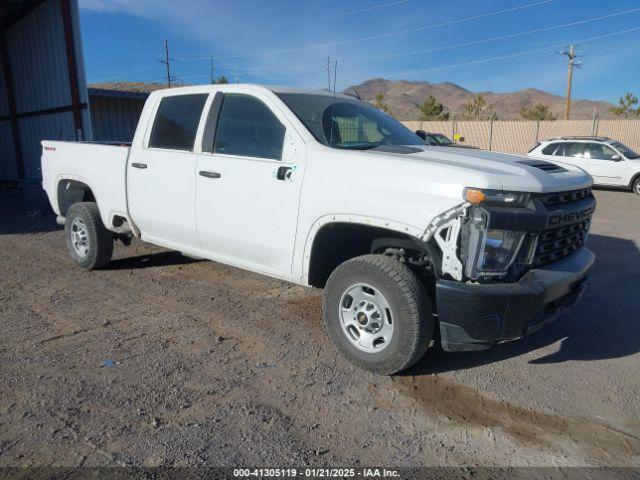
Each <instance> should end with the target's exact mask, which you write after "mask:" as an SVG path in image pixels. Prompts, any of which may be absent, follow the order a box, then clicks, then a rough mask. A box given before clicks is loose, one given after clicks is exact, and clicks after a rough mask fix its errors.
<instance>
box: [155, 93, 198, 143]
mask: <svg viewBox="0 0 640 480" xmlns="http://www.w3.org/2000/svg"><path fill="white" fill-rule="evenodd" d="M207 97H208V94H206V93H202V94H200V93H199V94H189V95H172V96H168V97H164V98H163V99H162V100H161V101H160V106H159V107H158V110H157V112H156V117H155V119H154V121H153V128H152V129H151V135H150V137H149V145H148V146H149V148H163V149H168V150H184V151H192V150H193V144H194V142H195V139H196V133H197V131H198V125H199V124H200V117H201V115H202V110H203V108H204V104H205V102H206V101H207Z"/></svg>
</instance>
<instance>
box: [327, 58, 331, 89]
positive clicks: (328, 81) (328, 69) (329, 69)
mask: <svg viewBox="0 0 640 480" xmlns="http://www.w3.org/2000/svg"><path fill="white" fill-rule="evenodd" d="M327 87H328V89H329V91H331V57H329V55H327Z"/></svg>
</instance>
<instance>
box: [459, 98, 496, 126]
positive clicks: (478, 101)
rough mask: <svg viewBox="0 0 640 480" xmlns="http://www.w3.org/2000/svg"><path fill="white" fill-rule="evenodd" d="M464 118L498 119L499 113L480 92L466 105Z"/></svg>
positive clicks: (463, 113)
mask: <svg viewBox="0 0 640 480" xmlns="http://www.w3.org/2000/svg"><path fill="white" fill-rule="evenodd" d="M462 118H463V120H497V119H498V114H497V113H496V112H494V110H493V108H492V107H491V106H490V105H487V100H486V99H485V98H484V96H483V95H482V94H480V93H479V94H478V95H477V96H475V97H474V99H473V100H471V101H469V102H467V103H466V104H465V105H464V111H463V112H462Z"/></svg>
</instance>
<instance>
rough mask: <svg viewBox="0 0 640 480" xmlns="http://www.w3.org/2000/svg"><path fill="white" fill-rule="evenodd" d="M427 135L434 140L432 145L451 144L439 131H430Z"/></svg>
mask: <svg viewBox="0 0 640 480" xmlns="http://www.w3.org/2000/svg"><path fill="white" fill-rule="evenodd" d="M429 136H430V137H431V138H433V140H434V141H435V143H434V144H433V145H451V143H452V142H451V140H449V138H448V137H447V136H446V135H443V134H441V133H432V134H430V135H429Z"/></svg>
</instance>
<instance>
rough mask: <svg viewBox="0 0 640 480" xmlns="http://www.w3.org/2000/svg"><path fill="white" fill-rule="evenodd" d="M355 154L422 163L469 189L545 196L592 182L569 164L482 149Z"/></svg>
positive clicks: (422, 148)
mask: <svg viewBox="0 0 640 480" xmlns="http://www.w3.org/2000/svg"><path fill="white" fill-rule="evenodd" d="M358 153H360V154H362V153H366V154H368V155H371V156H375V157H378V159H379V160H381V161H383V162H384V159H386V160H388V161H389V162H390V163H391V162H398V161H400V162H411V163H416V164H418V165H420V164H423V165H424V167H427V168H425V173H427V171H428V170H433V169H436V170H440V169H445V170H448V171H449V172H455V173H456V177H457V179H458V180H459V181H460V182H461V183H464V184H465V185H466V186H469V187H480V188H491V189H496V190H511V191H518V192H532V193H546V192H559V191H565V190H577V189H580V188H585V187H588V186H590V185H591V184H592V183H593V179H592V178H591V176H590V175H589V174H588V173H586V172H585V171H584V170H582V169H580V168H578V167H575V166H573V165H566V164H563V165H562V166H561V167H559V166H558V165H556V164H554V163H551V162H546V161H544V160H537V159H532V158H531V157H526V156H520V155H511V154H506V153H497V152H489V151H486V150H476V149H468V148H456V147H432V146H426V145H425V146H411V147H395V146H388V147H386V146H383V147H379V148H376V149H373V150H367V151H366V152H358ZM418 165H416V166H418ZM389 166H390V167H391V165H389ZM429 167H430V168H429ZM554 167H559V168H554ZM416 173H418V171H416ZM434 173H435V172H434Z"/></svg>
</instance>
